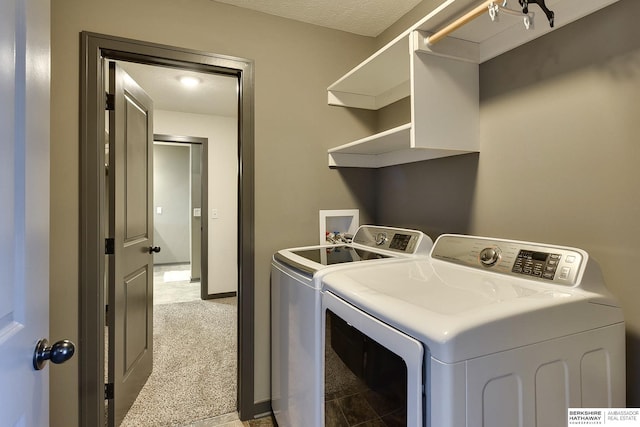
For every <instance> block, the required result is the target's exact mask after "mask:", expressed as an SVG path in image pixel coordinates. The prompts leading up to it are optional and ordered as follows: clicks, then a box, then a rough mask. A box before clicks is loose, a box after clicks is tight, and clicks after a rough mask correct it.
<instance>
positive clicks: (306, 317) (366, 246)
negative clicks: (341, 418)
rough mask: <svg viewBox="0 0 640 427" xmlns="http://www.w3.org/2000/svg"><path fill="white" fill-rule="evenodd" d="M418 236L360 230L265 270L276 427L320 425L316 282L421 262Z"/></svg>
mask: <svg viewBox="0 0 640 427" xmlns="http://www.w3.org/2000/svg"><path fill="white" fill-rule="evenodd" d="M432 246H433V241H432V240H431V239H430V238H429V237H428V236H426V235H425V234H423V233H422V232H420V231H416V230H406V229H399V228H392V227H379V226H370V225H364V226H361V227H359V228H358V230H357V231H356V233H355V235H354V237H353V241H352V243H350V244H343V245H319V246H307V247H300V248H293V249H285V250H281V251H278V252H277V253H275V254H274V256H273V261H272V266H271V392H272V402H271V406H272V409H273V413H274V415H275V417H276V420H277V422H278V425H279V426H280V427H301V426H305V427H313V426H320V425H321V419H322V416H321V413H320V411H321V410H322V399H321V394H319V392H320V383H321V381H322V380H321V370H320V369H321V364H322V355H321V335H320V334H321V324H322V322H321V316H320V290H321V288H320V287H321V279H322V277H323V276H324V275H325V274H327V273H329V272H330V271H346V270H351V269H359V268H363V267H364V266H373V265H385V264H392V263H395V262H399V261H400V260H403V259H410V258H426V257H427V256H428V254H429V251H430V250H431V247H432Z"/></svg>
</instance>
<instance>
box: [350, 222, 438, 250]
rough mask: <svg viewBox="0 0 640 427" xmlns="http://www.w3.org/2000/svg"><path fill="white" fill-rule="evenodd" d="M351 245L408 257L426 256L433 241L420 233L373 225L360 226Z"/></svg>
mask: <svg viewBox="0 0 640 427" xmlns="http://www.w3.org/2000/svg"><path fill="white" fill-rule="evenodd" d="M353 243H357V244H359V245H364V246H367V247H370V248H377V249H384V250H388V251H392V252H400V253H403V254H409V255H415V254H424V255H427V254H428V253H429V251H430V250H431V247H432V246H433V241H432V240H431V239H430V238H429V236H427V235H425V234H424V233H422V232H421V231H418V230H408V229H402V228H394V227H381V226H373V225H362V226H360V227H359V228H358V230H357V231H356V234H355V235H354V236H353Z"/></svg>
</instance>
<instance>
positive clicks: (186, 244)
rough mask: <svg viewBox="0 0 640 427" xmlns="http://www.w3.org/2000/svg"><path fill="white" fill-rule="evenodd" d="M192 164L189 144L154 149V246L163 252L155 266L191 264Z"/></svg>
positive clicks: (155, 146)
mask: <svg viewBox="0 0 640 427" xmlns="http://www.w3.org/2000/svg"><path fill="white" fill-rule="evenodd" d="M190 162H191V153H190V147H189V145H188V144H182V145H164V144H154V145H153V209H154V213H153V234H154V236H153V244H154V245H155V246H160V247H161V248H162V250H161V251H160V252H159V253H157V254H155V255H154V256H153V262H154V264H175V263H189V262H190V253H191V239H190V238H188V237H189V236H191V224H190V217H191V214H190V213H191V212H190V211H191V208H190V206H191V185H190V182H191V163H190ZM158 209H160V210H161V212H158Z"/></svg>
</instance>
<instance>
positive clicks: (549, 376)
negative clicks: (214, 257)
mask: <svg viewBox="0 0 640 427" xmlns="http://www.w3.org/2000/svg"><path fill="white" fill-rule="evenodd" d="M322 280H323V292H322V318H323V319H324V321H323V334H322V337H323V342H322V346H323V348H324V351H325V353H326V357H325V360H324V361H323V362H322V364H323V371H324V372H323V376H324V380H323V382H322V388H321V389H320V390H319V392H318V393H319V394H321V395H323V396H324V407H325V408H324V411H321V412H322V416H323V422H322V423H321V425H326V426H327V427H334V426H343V425H344V426H347V425H356V424H358V423H365V422H369V423H371V424H367V425H380V426H386V425H388V426H391V425H393V426H398V425H401V426H409V427H415V426H429V427H480V426H482V427H514V426H526V427H533V426H537V427H549V426H566V425H567V409H568V408H570V407H624V406H625V349H624V345H625V344H624V342H625V341H624V339H625V338H624V337H625V335H624V321H623V315H622V311H621V308H620V306H619V304H618V303H617V302H616V301H615V299H614V298H613V297H612V296H611V295H610V293H609V292H608V291H607V290H606V288H605V284H604V281H603V277H602V274H601V272H600V269H599V267H598V265H597V264H596V263H595V262H594V261H593V260H592V259H590V258H589V256H588V254H587V253H586V252H584V251H582V250H580V249H575V248H568V247H560V246H554V245H544V244H537V243H530V242H518V241H509V240H501V239H488V238H481V237H471V236H461V235H443V236H440V237H439V238H438V240H437V241H436V243H435V245H434V246H433V249H432V251H431V254H430V257H429V258H428V259H426V260H415V261H414V260H411V261H407V262H403V263H396V264H388V265H372V266H370V267H368V268H361V269H357V270H345V271H337V272H333V273H329V274H327V275H325V276H324V277H323V279H322ZM336 360H338V362H337V364H336ZM349 376H351V377H353V380H352V381H350V380H348V379H347V377H349ZM336 378H338V379H340V381H338V382H341V383H342V384H346V385H347V386H346V387H345V390H336V389H335V387H333V386H332V385H331V384H330V383H331V382H335V380H336ZM331 387H333V389H331V390H329V388H331ZM353 408H362V409H361V410H360V409H358V410H357V411H356V410H353ZM358 417H360V418H358ZM300 425H303V424H300ZM304 425H315V423H313V422H311V421H310V422H309V424H304Z"/></svg>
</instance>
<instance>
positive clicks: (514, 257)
mask: <svg viewBox="0 0 640 427" xmlns="http://www.w3.org/2000/svg"><path fill="white" fill-rule="evenodd" d="M431 257H432V258H435V259H439V260H442V261H448V262H452V263H454V264H459V265H464V266H466V267H471V268H477V269H481V270H484V271H492V272H495V273H500V274H507V275H512V276H518V277H522V278H529V279H535V280H542V281H545V282H552V283H555V284H562V285H567V286H576V285H578V284H579V282H580V279H581V277H582V273H583V272H584V268H585V266H586V261H587V259H588V255H587V253H586V252H585V251H583V250H581V249H576V248H569V247H561V246H554V245H545V244H539V243H531V242H521V241H515V240H503V239H491V238H486V237H474V236H464V235H452V234H445V235H442V236H440V237H439V238H438V240H436V243H435V245H434V247H433V249H432V251H431Z"/></svg>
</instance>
